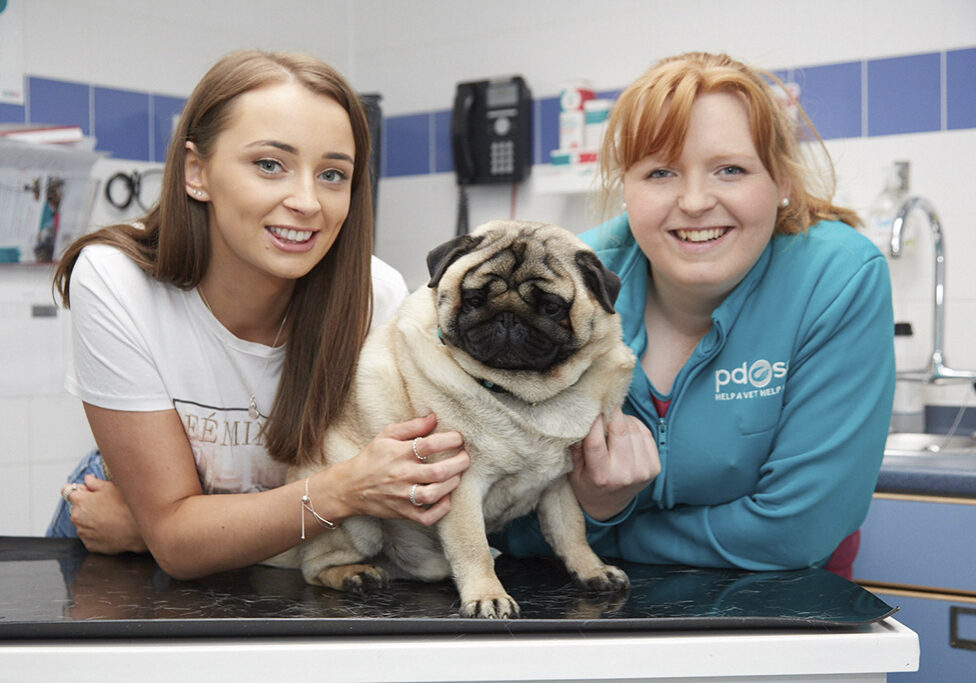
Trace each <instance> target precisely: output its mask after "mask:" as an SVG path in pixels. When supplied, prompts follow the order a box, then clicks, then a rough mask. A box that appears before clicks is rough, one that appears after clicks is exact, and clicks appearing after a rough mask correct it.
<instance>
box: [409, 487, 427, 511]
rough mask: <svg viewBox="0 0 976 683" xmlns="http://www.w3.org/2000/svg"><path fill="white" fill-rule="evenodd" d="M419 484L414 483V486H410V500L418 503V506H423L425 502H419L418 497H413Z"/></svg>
mask: <svg viewBox="0 0 976 683" xmlns="http://www.w3.org/2000/svg"><path fill="white" fill-rule="evenodd" d="M418 486H420V484H414V485H413V486H411V487H410V502H411V503H413V504H414V505H416V506H417V507H423V506H424V504H423V503H418V502H417V499H416V498H414V497H413V495H414V494H415V493H416V492H417V487H418Z"/></svg>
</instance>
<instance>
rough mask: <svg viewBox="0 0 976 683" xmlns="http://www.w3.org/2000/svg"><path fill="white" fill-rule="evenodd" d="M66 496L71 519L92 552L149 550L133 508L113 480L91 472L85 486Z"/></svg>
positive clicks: (137, 551) (112, 552)
mask: <svg viewBox="0 0 976 683" xmlns="http://www.w3.org/2000/svg"><path fill="white" fill-rule="evenodd" d="M67 495H68V496H69V497H68V498H66V499H65V500H68V502H69V503H71V521H72V523H74V525H75V528H76V529H77V530H78V538H79V539H81V542H82V543H84V544H85V548H87V549H88V550H89V551H91V552H95V553H104V554H106V555H114V554H117V553H124V552H135V553H144V552H146V551H147V548H146V543H145V541H143V540H142V534H141V533H140V532H139V526H138V525H137V524H136V520H135V518H134V517H133V516H132V511H131V510H129V506H128V505H126V503H125V500H124V499H123V498H122V494H121V493H120V492H119V488H118V487H117V486H116V485H115V484H114V483H112V482H110V481H105V480H104V479H99V478H97V477H95V476H92V475H90V474H89V475H87V476H86V477H85V483H84V485H83V486H79V487H78V488H77V489H75V490H73V491H71V492H70V493H69V494H67Z"/></svg>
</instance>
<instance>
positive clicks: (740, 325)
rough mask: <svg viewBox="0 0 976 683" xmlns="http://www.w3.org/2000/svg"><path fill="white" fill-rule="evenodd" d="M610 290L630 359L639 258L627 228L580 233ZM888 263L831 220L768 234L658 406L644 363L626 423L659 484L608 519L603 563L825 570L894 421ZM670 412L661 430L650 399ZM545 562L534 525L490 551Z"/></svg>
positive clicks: (643, 285)
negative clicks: (609, 278) (649, 453)
mask: <svg viewBox="0 0 976 683" xmlns="http://www.w3.org/2000/svg"><path fill="white" fill-rule="evenodd" d="M582 238H583V240H584V241H586V242H587V243H588V244H590V245H591V246H592V247H593V248H594V249H596V251H597V253H598V254H599V256H600V258H601V259H602V260H603V262H604V263H605V264H606V265H607V266H608V267H609V268H610V269H611V270H613V271H614V272H616V273H617V274H618V275H619V276H620V278H621V284H622V287H621V291H620V295H619V296H618V298H617V304H616V305H617V310H618V311H619V312H620V315H621V317H622V322H623V328H624V340H625V341H626V343H627V344H628V345H629V346H630V347H631V348H632V349H633V351H634V353H635V354H636V355H637V357H638V358H640V357H641V356H642V355H643V353H644V351H645V349H646V348H647V345H648V344H649V343H653V339H654V334H653V330H651V331H650V332H648V331H647V330H646V329H645V327H644V315H643V312H644V304H645V298H646V295H647V282H648V276H649V266H648V261H647V259H646V258H645V256H644V254H643V252H641V250H640V248H639V247H638V246H637V244H636V242H635V241H634V238H633V236H632V235H631V233H630V226H629V224H628V221H627V217H626V215H623V216H619V217H617V218H615V219H613V220H611V221H609V222H607V223H605V224H604V225H602V226H599V227H597V228H594V229H593V230H590V231H589V232H586V233H584V234H583V235H582ZM893 331H894V324H893V321H892V308H891V282H890V279H889V275H888V265H887V262H886V261H885V259H884V257H883V256H882V255H881V253H880V252H879V251H878V249H877V248H876V247H875V246H874V245H873V244H872V243H871V242H870V241H869V240H867V239H866V238H865V237H864V236H862V235H861V234H859V233H858V232H857V231H856V230H854V229H853V228H851V227H850V226H847V225H845V224H843V223H838V222H821V223H818V224H817V225H815V226H813V227H811V228H810V229H809V231H807V232H806V233H805V234H800V235H776V236H774V237H773V239H772V240H771V241H770V244H769V245H767V247H766V249H765V250H764V251H763V253H762V255H761V256H760V257H759V260H758V261H757V262H756V264H755V265H754V266H753V267H752V269H751V270H750V271H749V273H748V274H747V275H746V277H745V278H744V279H743V281H742V282H740V283H739V285H738V286H737V287H736V288H735V289H734V290H733V291H732V292H731V293H730V294H729V296H728V297H726V299H725V300H724V301H723V302H722V304H721V305H719V307H718V308H717V309H716V310H715V311H714V313H713V314H712V328H711V329H710V330H709V332H708V333H707V334H706V335H705V336H704V338H702V340H701V341H700V342H699V343H698V346H697V347H696V348H695V350H694V352H693V353H692V356H691V358H689V360H688V362H687V363H686V364H685V365H684V367H683V368H681V370H680V371H679V373H678V375H677V377H676V378H675V381H674V384H673V386H672V389H671V393H670V394H669V395H666V396H664V395H661V394H659V393H657V392H656V391H655V390H654V389H653V388H652V387H651V385H650V382H649V380H648V379H647V376H646V375H645V374H644V371H643V370H642V369H641V367H640V364H637V366H636V367H635V369H634V377H633V382H632V384H631V387H630V393H629V395H628V398H627V401H626V403H625V405H624V411H625V412H627V413H629V414H631V415H635V416H637V417H639V418H640V419H642V420H643V421H644V422H645V423H646V424H647V425H648V426H649V427H650V429H651V431H652V432H653V434H654V437H655V439H656V440H657V444H658V452H659V454H660V458H661V474H660V475H658V477H657V478H656V479H655V480H654V482H653V483H652V484H651V485H649V486H648V487H647V488H646V489H645V490H644V491H643V492H642V493H640V494H639V495H638V496H637V497H636V498H635V499H634V501H633V503H632V504H631V505H630V507H629V509H627V510H625V511H624V512H622V513H621V514H619V515H617V516H616V517H615V518H613V519H611V520H609V521H606V522H602V523H601V522H596V521H594V520H592V519H588V520H587V529H588V536H589V539H590V542H591V544H592V545H593V547H594V549H595V550H596V551H597V553H599V554H600V555H602V556H605V557H617V558H623V559H625V560H630V561H635V562H645V563H652V564H682V565H690V566H700V567H739V568H743V569H749V570H778V569H796V568H801V567H807V566H811V565H818V564H822V563H823V562H825V561H826V559H827V558H828V557H829V555H830V553H831V552H832V551H833V550H834V549H835V548H836V546H837V544H838V543H839V542H840V541H841V540H842V539H843V538H845V537H846V536H847V535H848V534H850V533H852V532H853V531H855V530H856V529H857V528H858V527H859V526H860V524H861V522H862V521H863V520H864V516H865V515H866V514H867V509H868V505H869V504H870V501H871V495H872V493H873V491H874V486H875V484H876V482H877V477H878V471H879V470H880V467H881V459H882V456H883V452H884V442H885V437H886V435H887V432H888V425H889V422H890V419H891V404H892V398H893V394H894V385H895V364H894V350H893V341H894V340H893V337H894V334H893ZM652 392H654V393H655V395H656V396H657V397H658V398H660V399H670V401H671V404H670V407H669V409H668V412H667V415H666V417H665V418H663V419H659V418H658V416H657V412H656V411H655V409H654V406H653V404H652V402H651V393H652ZM496 540H497V541H499V545H500V546H501V547H502V548H503V549H504V550H506V551H507V552H509V553H511V554H514V555H517V556H526V555H534V554H551V550H550V549H549V547H548V545H547V544H546V543H545V541H544V539H543V538H542V535H541V533H540V532H539V528H538V522H537V521H536V520H535V518H534V517H531V516H530V517H524V518H522V519H519V520H515V521H514V522H512V523H511V524H510V525H509V527H508V528H507V529H506V531H505V532H504V534H503V537H502V538H500V539H496Z"/></svg>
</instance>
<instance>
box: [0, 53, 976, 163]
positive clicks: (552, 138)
mask: <svg viewBox="0 0 976 683" xmlns="http://www.w3.org/2000/svg"><path fill="white" fill-rule="evenodd" d="M777 75H778V76H779V77H781V78H785V79H786V80H787V81H793V82H796V83H797V84H798V85H799V86H800V90H801V92H800V102H801V104H802V105H803V107H804V109H805V110H806V112H807V114H808V115H809V116H810V119H811V120H812V121H813V123H814V125H815V126H816V127H817V129H818V131H819V132H820V134H821V136H822V137H823V138H824V139H825V140H830V139H837V138H857V137H875V136H881V135H901V134H906V133H921V132H928V131H942V130H960V129H966V128H976V47H971V48H964V49H958V50H947V51H945V52H930V53H925V54H914V55H904V56H893V57H887V58H884V59H871V60H861V61H851V62H842V63H836V64H816V65H809V66H802V67H792V68H789V69H785V70H782V71H778V72H777ZM26 80H27V104H26V106H21V105H10V104H0V123H37V124H42V123H48V124H58V125H78V126H80V127H81V129H82V130H83V131H84V132H85V134H86V135H92V134H94V135H95V136H96V138H97V141H96V142H97V147H96V149H98V150H100V151H106V152H110V153H112V154H113V155H114V156H117V157H120V158H126V159H136V160H141V161H157V162H158V161H163V160H164V158H165V155H166V147H167V146H168V144H169V140H170V136H171V131H172V121H173V117H174V116H175V115H178V114H179V112H180V110H181V109H182V108H183V104H184V102H185V100H184V99H182V98H178V97H171V96H168V95H161V94H154V93H150V92H136V91H126V90H116V89H112V88H101V87H96V86H94V85H91V84H86V83H76V82H69V81H58V80H54V79H48V78H40V77H36V76H28V77H27V79H26ZM618 94H619V90H610V91H606V92H601V93H598V95H599V96H600V97H609V98H614V97H616V96H617V95H618ZM533 104H534V106H533V116H534V117H535V121H534V123H533V126H534V133H535V135H534V143H533V154H532V157H533V162H534V163H537V164H542V163H547V162H548V161H549V153H550V152H551V151H552V150H553V149H556V147H557V146H558V139H559V121H558V118H559V117H558V112H559V100H558V97H555V96H553V97H541V98H537V99H536V100H535V102H534V103H533ZM383 123H384V131H383V145H382V147H383V158H382V160H381V168H380V173H381V175H382V176H383V177H402V176H410V175H424V174H430V173H449V172H451V171H452V170H453V167H454V164H453V160H452V158H451V144H450V125H451V119H450V112H449V111H447V110H435V111H430V112H421V113H414V114H405V115H399V116H388V117H386V118H385V120H384V122H383Z"/></svg>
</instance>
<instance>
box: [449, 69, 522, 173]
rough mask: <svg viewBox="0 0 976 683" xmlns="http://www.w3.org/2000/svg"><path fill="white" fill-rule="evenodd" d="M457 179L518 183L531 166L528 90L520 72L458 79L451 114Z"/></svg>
mask: <svg viewBox="0 0 976 683" xmlns="http://www.w3.org/2000/svg"><path fill="white" fill-rule="evenodd" d="M451 148H452V150H453V152H454V171H455V173H456V174H457V180H458V185H481V184H486V183H517V182H519V181H521V180H523V179H525V177H526V176H528V175H529V171H530V170H531V168H532V94H531V93H530V92H529V88H528V87H527V86H526V85H525V81H524V80H523V79H522V77H521V76H513V77H511V78H505V79H495V80H490V81H473V82H469V83H459V84H458V86H457V93H456V94H455V97H454V112H453V116H452V119H451Z"/></svg>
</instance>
